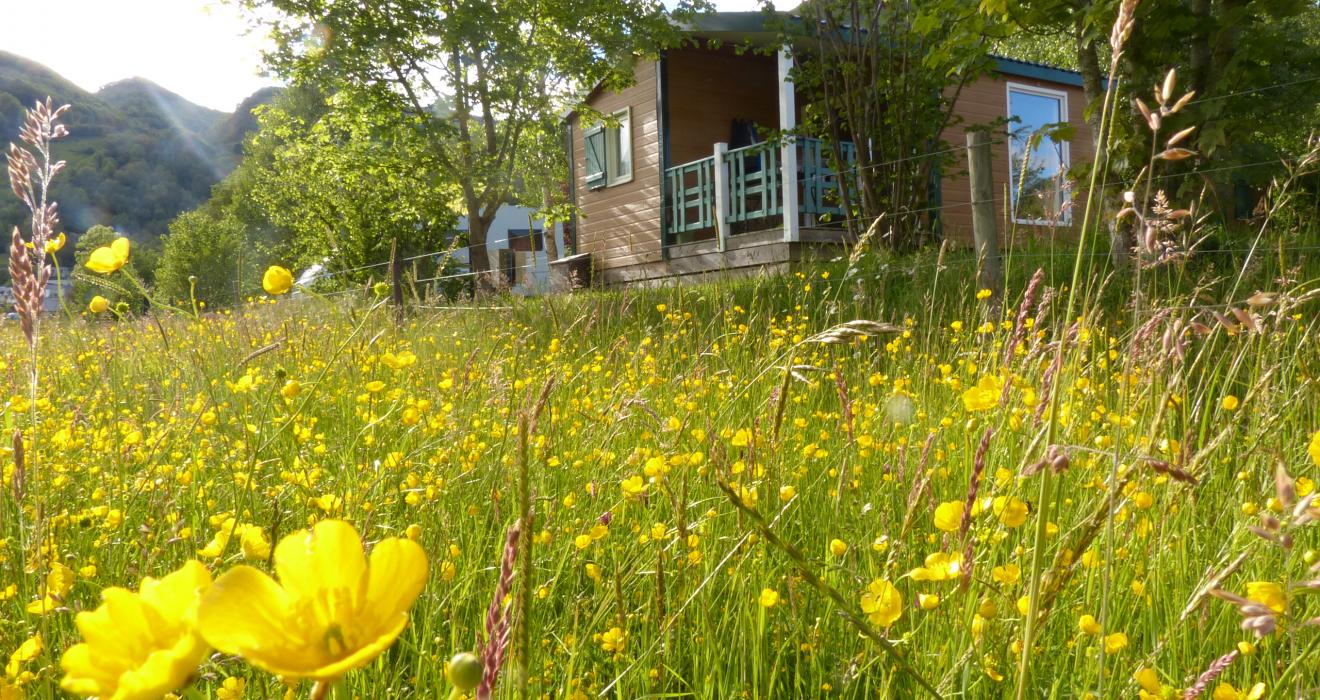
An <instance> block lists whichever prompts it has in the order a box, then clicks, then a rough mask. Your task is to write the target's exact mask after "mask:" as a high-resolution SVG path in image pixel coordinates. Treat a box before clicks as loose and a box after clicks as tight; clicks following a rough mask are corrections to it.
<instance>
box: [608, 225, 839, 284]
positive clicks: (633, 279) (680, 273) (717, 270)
mask: <svg viewBox="0 0 1320 700" xmlns="http://www.w3.org/2000/svg"><path fill="white" fill-rule="evenodd" d="M800 238H801V240H800V241H796V242H792V243H789V242H785V241H784V230H783V229H782V228H780V227H775V228H772V229H765V230H761V231H752V232H748V233H740V234H737V235H733V236H730V237H729V239H728V243H727V245H726V246H725V250H724V251H720V249H719V241H716V240H703V241H696V242H693V243H679V244H676V245H671V246H669V247H668V248H667V249H666V251H665V252H666V255H665V256H664V259H663V260H660V261H658V262H646V263H639V264H635V265H627V266H624V267H613V268H607V269H604V270H598V271H597V273H596V274H597V280H598V282H599V283H600V284H603V285H605V286H607V287H616V286H632V285H640V286H659V285H668V284H686V283H689V282H698V281H705V280H709V279H713V278H716V277H746V276H753V275H759V274H774V273H778V272H784V271H787V270H791V269H793V268H794V267H796V266H797V265H799V264H801V263H804V262H808V261H811V260H828V259H829V258H832V257H835V256H837V255H841V254H843V253H844V251H845V244H847V243H848V242H850V240H851V239H850V237H849V236H848V232H847V231H846V230H843V229H838V228H804V229H801V235H800Z"/></svg>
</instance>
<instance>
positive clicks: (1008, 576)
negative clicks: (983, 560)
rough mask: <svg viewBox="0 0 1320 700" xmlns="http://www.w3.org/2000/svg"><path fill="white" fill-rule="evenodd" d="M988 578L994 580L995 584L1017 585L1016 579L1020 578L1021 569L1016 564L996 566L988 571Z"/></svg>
mask: <svg viewBox="0 0 1320 700" xmlns="http://www.w3.org/2000/svg"><path fill="white" fill-rule="evenodd" d="M990 578H992V579H994V581H995V583H1002V584H1004V585H1006V586H1011V585H1013V584H1015V583H1017V582H1018V579H1020V578H1022V568H1021V567H1019V566H1018V565H1017V564H1005V565H1003V566H996V567H995V568H993V569H991V570H990Z"/></svg>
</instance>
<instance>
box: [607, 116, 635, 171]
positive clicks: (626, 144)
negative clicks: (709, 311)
mask: <svg viewBox="0 0 1320 700" xmlns="http://www.w3.org/2000/svg"><path fill="white" fill-rule="evenodd" d="M610 118H611V119H613V120H615V121H617V122H618V123H619V126H617V127H613V126H608V127H605V186H606V187H612V186H614V185H622V184H624V183H627V182H632V179H633V143H632V141H633V138H632V107H631V106H629V107H624V108H622V109H616V110H614V111H613V112H610ZM616 135H617V138H615V136H616ZM624 156H626V157H627V163H628V168H627V171H626V172H625V171H624V168H623V167H622V164H623V162H624V161H623V157H624Z"/></svg>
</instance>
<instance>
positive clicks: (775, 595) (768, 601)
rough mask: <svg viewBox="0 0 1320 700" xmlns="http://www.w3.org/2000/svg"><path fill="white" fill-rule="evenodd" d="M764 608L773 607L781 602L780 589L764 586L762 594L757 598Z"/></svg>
mask: <svg viewBox="0 0 1320 700" xmlns="http://www.w3.org/2000/svg"><path fill="white" fill-rule="evenodd" d="M757 601H758V602H759V603H760V604H761V607H763V608H773V607H775V605H777V604H778V603H779V591H776V590H775V589H773V588H762V589H761V596H760V597H759V598H758V599H757Z"/></svg>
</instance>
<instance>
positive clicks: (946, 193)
mask: <svg viewBox="0 0 1320 700" xmlns="http://www.w3.org/2000/svg"><path fill="white" fill-rule="evenodd" d="M1010 82H1012V83H1017V84H1022V85H1029V86H1032V87H1040V88H1047V89H1050V90H1057V91H1060V92H1064V93H1066V94H1067V95H1068V99H1067V102H1068V121H1069V123H1070V124H1071V125H1072V126H1073V127H1074V129H1075V131H1074V133H1073V138H1072V140H1071V141H1070V142H1069V152H1070V158H1069V160H1070V162H1071V165H1072V167H1073V168H1074V169H1075V168H1077V166H1079V165H1084V164H1089V163H1090V162H1091V161H1092V160H1093V159H1094V158H1095V146H1094V143H1093V141H1092V138H1091V127H1090V126H1089V125H1088V124H1087V122H1086V119H1085V117H1084V116H1083V111H1084V110H1085V109H1086V97H1085V95H1084V94H1083V92H1082V88H1080V87H1075V86H1072V85H1064V84H1060V83H1055V82H1050V81H1046V80H1037V79H1032V78H1022V77H1018V76H1013V75H1002V74H992V75H988V76H984V77H982V78H980V79H978V80H977V81H976V82H973V83H971V84H969V85H967V86H965V87H963V90H962V92H961V93H960V94H959V96H958V100H957V102H956V103H955V104H954V112H955V114H956V115H957V116H958V117H960V118H961V122H960V123H958V124H955V125H954V126H951V127H949V128H948V129H945V130H944V133H943V134H942V137H941V138H942V139H943V140H944V141H945V142H946V143H948V144H949V146H950V147H951V148H954V149H956V150H955V151H954V152H953V153H952V154H951V155H953V156H954V158H953V162H952V163H948V164H946V165H945V167H944V175H943V178H942V180H941V183H940V186H941V188H940V195H941V200H942V207H941V210H940V221H941V222H942V224H943V226H944V237H945V238H946V239H948V240H949V241H950V242H952V243H955V244H959V245H971V244H972V207H971V200H972V197H971V184H970V182H969V181H968V178H967V148H966V146H967V128H968V127H969V126H973V125H988V124H991V123H994V121H995V120H997V119H998V120H1004V119H1007V118H1008V83H1010ZM1008 128H1009V127H1008V126H1007V125H1005V126H1001V127H999V128H997V129H996V130H995V131H994V133H995V137H994V139H993V141H994V143H992V144H991V146H990V161H991V166H992V167H993V168H994V183H995V210H996V213H997V214H998V222H999V238H1000V241H1001V244H1000V245H1001V247H1002V246H1004V245H1006V244H1007V243H1008V235H1009V231H1008V230H1006V228H1007V223H1006V222H1008V221H1009V217H1008V207H1009V201H1010V200H1009V199H1008V194H1009V184H1008V183H1009V168H1010V163H1009V157H1008ZM1083 186H1084V183H1083V184H1078V183H1074V184H1073V187H1072V192H1073V201H1074V202H1077V201H1078V199H1079V197H1082V196H1084V193H1082V192H1081V191H1080V190H1081V189H1082V187H1083ZM1080 218H1081V212H1080V211H1077V210H1074V211H1073V221H1074V222H1078V221H1079V220H1080ZM1063 232H1066V233H1067V234H1068V235H1071V234H1072V233H1073V227H1072V226H1064V227H1061V229H1056V230H1053V231H1051V230H1050V229H1049V228H1048V227H1045V226H1033V225H1028V224H1017V225H1016V227H1015V230H1014V231H1013V237H1014V238H1015V239H1016V240H1018V241H1022V240H1025V239H1027V238H1032V237H1034V238H1048V237H1050V236H1051V235H1053V234H1060V233H1063Z"/></svg>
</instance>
